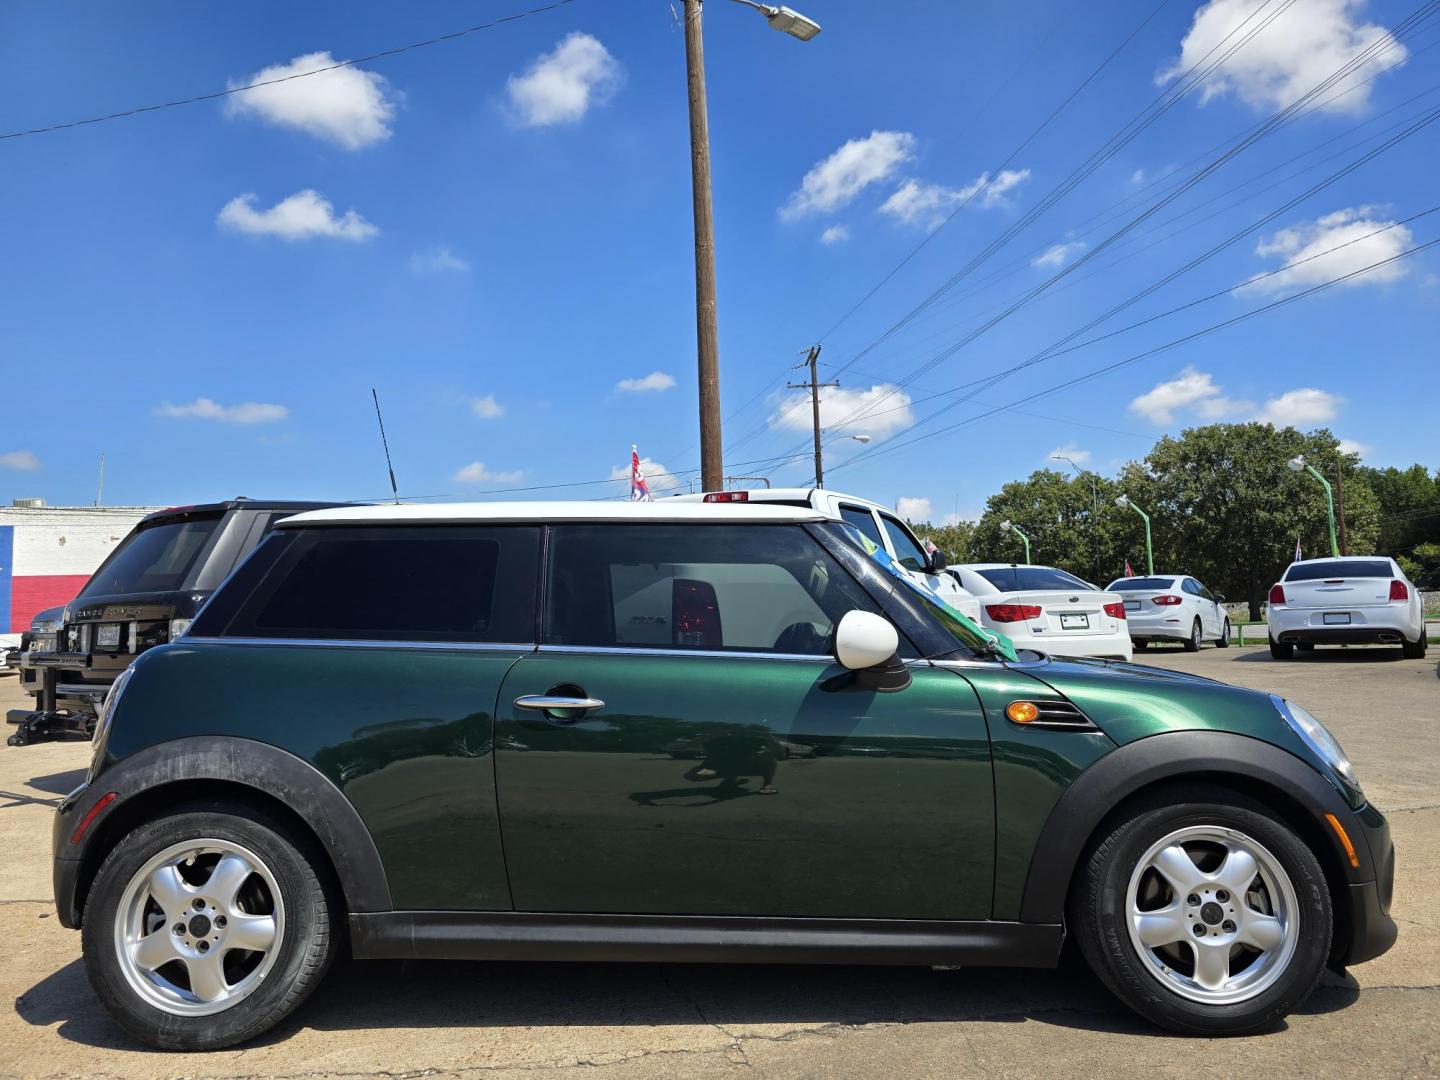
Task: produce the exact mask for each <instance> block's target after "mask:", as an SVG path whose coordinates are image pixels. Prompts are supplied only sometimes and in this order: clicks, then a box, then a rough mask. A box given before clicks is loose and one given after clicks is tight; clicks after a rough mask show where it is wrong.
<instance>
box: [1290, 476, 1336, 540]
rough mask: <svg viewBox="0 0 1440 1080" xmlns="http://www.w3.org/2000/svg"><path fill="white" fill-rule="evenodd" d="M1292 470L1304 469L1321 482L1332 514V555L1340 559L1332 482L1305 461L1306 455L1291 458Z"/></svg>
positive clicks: (1326, 503)
mask: <svg viewBox="0 0 1440 1080" xmlns="http://www.w3.org/2000/svg"><path fill="white" fill-rule="evenodd" d="M1290 468H1291V469H1293V470H1294V471H1295V472H1300V471H1301V470H1302V469H1303V470H1305V471H1307V472H1309V473H1310V475H1311V476H1313V477H1315V479H1316V480H1319V481H1320V486H1321V487H1323V488H1324V489H1325V506H1326V508H1327V509H1328V510H1329V513H1330V554H1331V555H1333V556H1334V557H1335V558H1337V559H1338V558H1339V557H1340V541H1339V540H1338V539H1336V536H1335V492H1334V490H1333V489H1332V488H1331V487H1330V481H1329V480H1326V479H1325V477H1324V475H1323V474H1322V473H1321V472H1320V470H1319V469H1317V468H1315V466H1314V465H1311V464H1310V463H1309V462H1308V461H1306V460H1305V455H1304V454H1296V455H1295V456H1294V457H1293V458H1291V459H1290Z"/></svg>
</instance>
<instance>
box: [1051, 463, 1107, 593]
mask: <svg viewBox="0 0 1440 1080" xmlns="http://www.w3.org/2000/svg"><path fill="white" fill-rule="evenodd" d="M1050 459H1051V460H1052V461H1068V462H1069V463H1070V467H1071V468H1072V469H1074V470H1075V475H1076V476H1084V477H1088V479H1089V480H1090V531H1091V532H1092V533H1093V534H1094V540H1095V561H1094V562H1093V563H1091V564H1090V574H1091V576H1092V577H1094V578H1096V579H1098V578H1099V577H1100V530H1099V528H1098V527H1097V525H1096V522H1097V521H1098V520H1099V518H1100V489H1099V487H1097V486H1096V484H1095V474H1094V473H1093V472H1089V471H1087V470H1085V469H1082V468H1080V466H1079V465H1076V464H1075V459H1074V458H1070V457H1066V456H1065V455H1064V454H1051V455H1050Z"/></svg>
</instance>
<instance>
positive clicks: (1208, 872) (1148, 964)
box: [1070, 788, 1332, 1035]
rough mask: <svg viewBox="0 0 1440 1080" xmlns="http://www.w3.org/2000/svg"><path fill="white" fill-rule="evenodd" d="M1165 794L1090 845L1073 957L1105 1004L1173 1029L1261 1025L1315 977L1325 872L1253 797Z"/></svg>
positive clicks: (1328, 928) (1238, 1030)
mask: <svg viewBox="0 0 1440 1080" xmlns="http://www.w3.org/2000/svg"><path fill="white" fill-rule="evenodd" d="M1167 794H1168V796H1169V797H1168V798H1166V799H1165V800H1164V803H1165V804H1164V805H1160V804H1159V802H1160V801H1159V800H1157V801H1156V802H1152V803H1150V804H1145V805H1142V806H1139V807H1137V808H1136V811H1135V812H1134V813H1133V814H1132V815H1130V816H1129V817H1128V818H1127V819H1126V820H1124V821H1123V822H1121V823H1120V824H1119V825H1118V826H1117V827H1116V828H1115V829H1114V830H1113V831H1112V832H1111V833H1110V834H1109V835H1108V836H1106V837H1105V839H1104V840H1102V841H1101V842H1100V844H1099V845H1098V846H1097V847H1096V848H1095V849H1094V850H1093V851H1092V853H1091V855H1090V858H1089V861H1088V862H1087V863H1086V864H1085V867H1084V875H1083V877H1082V878H1081V879H1080V881H1079V882H1078V883H1077V888H1076V889H1075V892H1074V895H1073V896H1072V903H1071V913H1070V916H1071V923H1072V925H1073V926H1074V927H1075V933H1076V938H1077V940H1078V942H1079V945H1080V949H1081V952H1082V953H1083V954H1084V956H1085V958H1086V960H1087V961H1088V962H1089V964H1090V966H1091V968H1093V969H1094V971H1095V973H1096V975H1098V976H1099V978H1100V979H1101V981H1102V982H1104V983H1105V985H1106V986H1107V987H1108V988H1109V989H1110V990H1111V992H1112V993H1114V994H1115V996H1116V997H1118V998H1120V1000H1121V1001H1123V1002H1124V1003H1125V1004H1127V1005H1129V1006H1130V1007H1131V1008H1132V1009H1134V1010H1135V1011H1136V1012H1138V1013H1140V1014H1141V1015H1142V1016H1145V1017H1146V1018H1148V1019H1150V1020H1152V1021H1154V1022H1155V1023H1157V1024H1160V1025H1161V1026H1163V1027H1167V1028H1170V1029H1171V1030H1173V1031H1180V1032H1184V1033H1186V1034H1192V1035H1235V1034H1243V1033H1246V1032H1251V1031H1257V1030H1260V1029H1263V1028H1266V1027H1269V1026H1271V1025H1273V1024H1275V1023H1276V1022H1277V1021H1279V1020H1280V1019H1281V1018H1282V1017H1284V1016H1285V1015H1286V1014H1287V1013H1288V1012H1290V1010H1291V1009H1293V1008H1295V1006H1296V1005H1298V1004H1299V1003H1300V1002H1301V1001H1303V1000H1304V999H1305V997H1306V996H1307V995H1309V993H1310V991H1311V990H1312V989H1314V987H1315V984H1316V983H1317V982H1318V981H1319V979H1320V975H1321V973H1322V971H1323V970H1324V965H1325V958H1326V956H1327V955H1328V953H1329V949H1330V936H1331V932H1332V913H1331V907H1330V893H1329V890H1328V889H1327V887H1326V883H1325V877H1324V873H1323V872H1322V871H1321V869H1320V865H1319V863H1318V862H1317V861H1316V859H1315V856H1314V854H1313V853H1312V852H1311V851H1310V849H1309V848H1308V847H1306V846H1305V844H1304V843H1303V842H1302V841H1301V840H1300V839H1299V838H1298V837H1297V836H1296V835H1295V834H1294V833H1293V832H1291V831H1290V829H1289V827H1288V826H1286V825H1285V824H1283V823H1282V822H1280V821H1279V820H1277V819H1276V818H1275V817H1273V816H1272V815H1271V813H1270V812H1269V810H1268V809H1266V808H1265V807H1264V806H1262V805H1260V804H1259V803H1256V802H1253V801H1252V800H1250V799H1248V798H1246V797H1245V796H1242V795H1240V794H1238V793H1231V792H1228V791H1225V790H1223V789H1209V788H1196V789H1192V790H1190V791H1184V792H1180V793H1178V794H1179V796H1180V797H1179V798H1178V799H1177V798H1176V794H1177V793H1175V792H1173V791H1172V792H1169V793H1167Z"/></svg>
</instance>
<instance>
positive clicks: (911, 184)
mask: <svg viewBox="0 0 1440 1080" xmlns="http://www.w3.org/2000/svg"><path fill="white" fill-rule="evenodd" d="M1029 176H1030V170H1029V169H1006V170H1005V171H1003V172H1001V173H998V174H997V175H996V176H995V178H994V179H993V180H992V179H991V178H990V174H989V173H981V174H980V175H979V176H977V177H976V178H975V179H974V180H972V181H971V182H970V183H968V184H966V185H965V186H964V187H958V188H947V187H944V186H943V185H941V184H925V183H921V182H920V181H918V180H906V181H905V182H904V183H903V184H901V185H900V186H899V187H898V188H896V189H895V191H894V193H893V194H892V195H891V196H890V198H888V199H886V200H885V202H884V203H883V204H882V205H881V207H880V212H881V213H882V214H889V215H890V216H891V217H893V218H896V219H897V220H899V221H903V222H904V223H905V224H907V225H920V226H923V227H924V228H927V229H933V228H934V227H935V226H936V225H939V224H940V223H941V222H942V221H944V220H945V219H946V218H947V217H948V216H949V215H950V212H951V211H952V210H953V209H954V208H955V207H957V206H959V205H960V204H961V203H964V202H967V201H969V200H972V199H973V200H974V205H977V206H982V207H987V208H988V207H993V206H1004V205H1007V204H1008V200H1007V199H1006V198H1005V196H1006V193H1007V192H1009V191H1010V190H1011V189H1012V188H1014V187H1016V186H1017V185H1018V184H1020V183H1022V182H1023V181H1025V180H1026V179H1028V178H1029Z"/></svg>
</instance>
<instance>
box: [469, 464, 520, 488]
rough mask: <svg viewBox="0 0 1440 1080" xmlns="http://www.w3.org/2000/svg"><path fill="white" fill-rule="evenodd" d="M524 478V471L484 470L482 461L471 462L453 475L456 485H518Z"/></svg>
mask: <svg viewBox="0 0 1440 1080" xmlns="http://www.w3.org/2000/svg"><path fill="white" fill-rule="evenodd" d="M524 476H525V470H524V469H516V470H514V471H513V472H494V471H492V470H490V469H488V468H486V466H485V463H484V462H483V461H472V462H471V463H470V464H469V465H465V466H463V467H462V468H460V469H458V470H457V471H456V473H455V477H454V480H455V483H457V484H515V483H519V481H520V480H521V479H523V478H524Z"/></svg>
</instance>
